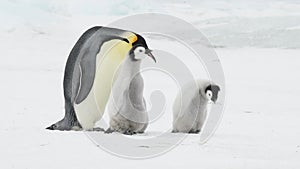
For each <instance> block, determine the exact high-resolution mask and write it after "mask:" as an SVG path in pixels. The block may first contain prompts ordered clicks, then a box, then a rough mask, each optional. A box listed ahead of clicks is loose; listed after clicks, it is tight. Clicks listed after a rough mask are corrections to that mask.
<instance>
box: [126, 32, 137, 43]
mask: <svg viewBox="0 0 300 169" xmlns="http://www.w3.org/2000/svg"><path fill="white" fill-rule="evenodd" d="M137 39H138V38H137V36H136V35H134V34H133V35H130V36H129V37H128V40H129V42H130V43H131V44H133V43H134V42H135V41H137Z"/></svg>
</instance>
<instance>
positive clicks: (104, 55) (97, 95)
mask: <svg viewBox="0 0 300 169" xmlns="http://www.w3.org/2000/svg"><path fill="white" fill-rule="evenodd" d="M123 37H126V38H127V39H129V42H130V43H126V42H123V41H120V40H111V41H109V42H105V43H104V44H103V45H102V47H101V49H100V52H99V53H98V54H97V58H96V61H97V65H96V75H95V79H94V84H93V87H92V89H91V91H90V93H89V94H88V96H87V98H86V99H85V100H84V101H82V102H81V103H80V104H75V105H74V108H75V112H76V116H77V119H78V121H79V123H80V124H81V126H82V128H83V129H92V128H93V127H94V126H95V123H96V122H97V121H99V120H100V119H101V117H102V116H103V113H104V110H105V106H106V103H107V100H108V98H109V95H110V92H111V88H112V84H113V79H114V75H115V72H116V71H117V69H118V67H119V65H120V64H121V63H122V61H123V60H124V58H125V56H126V54H127V53H128V51H129V50H130V49H131V47H132V42H134V39H135V38H136V35H134V34H133V33H131V32H126V34H124V36H123Z"/></svg>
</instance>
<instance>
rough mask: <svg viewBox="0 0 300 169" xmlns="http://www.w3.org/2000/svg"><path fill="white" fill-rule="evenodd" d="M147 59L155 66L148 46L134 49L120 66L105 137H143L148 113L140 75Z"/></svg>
mask: <svg viewBox="0 0 300 169" xmlns="http://www.w3.org/2000/svg"><path fill="white" fill-rule="evenodd" d="M148 56H149V57H151V58H152V59H153V60H154V61H155V62H156V60H155V58H154V56H153V55H152V54H151V50H150V49H148V47H147V44H146V43H144V44H139V45H135V46H133V47H132V49H131V50H130V51H129V53H128V55H127V57H126V59H125V60H124V62H123V63H122V65H121V66H120V70H119V71H120V73H119V74H118V76H117V79H116V81H115V83H114V85H113V88H112V93H111V95H110V100H109V103H108V111H109V117H110V121H109V128H108V129H107V130H106V131H105V133H111V132H120V133H122V134H126V135H132V134H136V133H143V132H144V131H145V129H146V128H147V126H148V113H147V109H146V104H145V100H144V97H143V90H144V81H143V78H142V76H141V75H140V65H141V62H142V60H143V59H144V58H146V57H148Z"/></svg>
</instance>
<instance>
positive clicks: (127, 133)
mask: <svg viewBox="0 0 300 169" xmlns="http://www.w3.org/2000/svg"><path fill="white" fill-rule="evenodd" d="M123 134H125V135H134V134H136V132H134V131H131V130H125V131H124V132H123Z"/></svg>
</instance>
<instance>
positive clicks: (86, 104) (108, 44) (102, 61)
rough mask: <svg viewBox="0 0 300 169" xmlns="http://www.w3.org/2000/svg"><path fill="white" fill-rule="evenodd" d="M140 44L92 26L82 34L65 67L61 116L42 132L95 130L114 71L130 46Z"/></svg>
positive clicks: (136, 38) (139, 40) (128, 34)
mask: <svg viewBox="0 0 300 169" xmlns="http://www.w3.org/2000/svg"><path fill="white" fill-rule="evenodd" d="M140 43H145V40H144V38H143V37H141V36H140V35H138V34H136V33H134V32H131V31H126V30H121V29H117V28H108V27H102V26H96V27H93V28H90V29H88V30H87V31H86V32H85V33H83V35H82V36H81V37H80V38H79V40H78V41H77V42H76V44H75V46H74V47H73V49H72V51H71V53H70V55H69V57H68V60H67V63H66V67H65V74H64V81H63V87H64V99H65V116H64V118H63V119H62V120H60V121H58V122H56V123H54V124H52V125H51V126H49V127H47V128H46V129H49V130H81V129H84V130H95V128H94V125H95V123H96V122H97V121H98V120H99V119H101V117H102V115H103V112H104V109H105V106H106V103H107V100H108V98H109V94H110V91H111V83H112V77H113V75H114V73H115V71H116V69H117V67H118V66H119V64H120V63H121V62H122V61H123V60H124V58H125V56H126V54H127V53H128V51H129V50H130V49H131V48H132V47H133V46H134V44H140ZM96 130H98V129H97V128H96Z"/></svg>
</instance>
